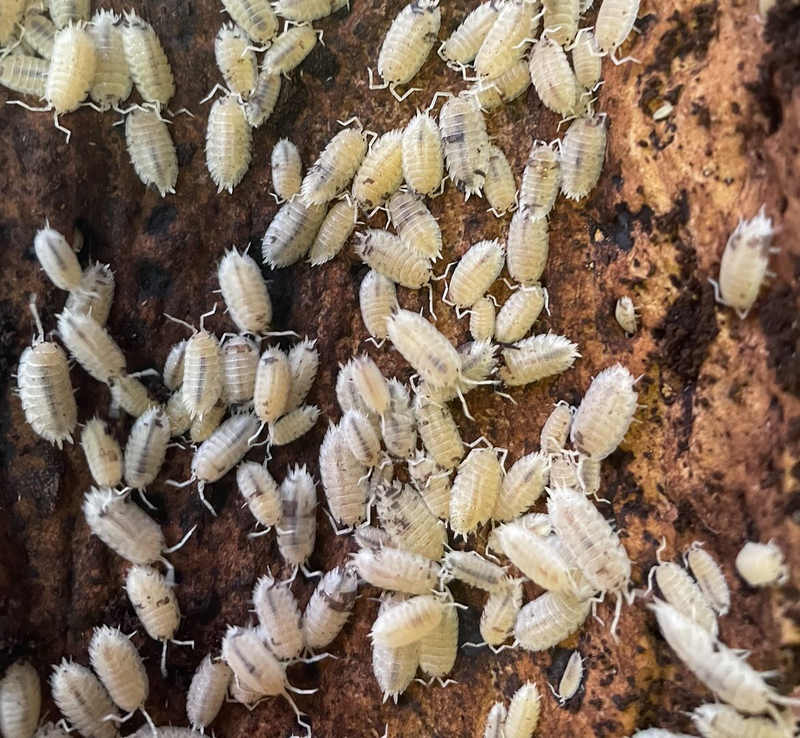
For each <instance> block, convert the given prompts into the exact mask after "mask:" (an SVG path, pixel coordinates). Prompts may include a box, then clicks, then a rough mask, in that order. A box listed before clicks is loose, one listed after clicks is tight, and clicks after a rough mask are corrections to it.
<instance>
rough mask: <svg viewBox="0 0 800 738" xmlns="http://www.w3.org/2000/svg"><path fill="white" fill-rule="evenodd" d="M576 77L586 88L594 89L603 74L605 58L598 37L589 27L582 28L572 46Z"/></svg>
mask: <svg viewBox="0 0 800 738" xmlns="http://www.w3.org/2000/svg"><path fill="white" fill-rule="evenodd" d="M572 67H573V69H574V70H575V79H577V80H578V84H579V85H580V86H581V87H582V88H583V89H584V90H587V91H588V90H594V88H595V87H596V86H597V83H598V82H599V81H600V77H601V76H602V74H603V59H602V55H601V53H600V47H599V46H598V45H597V39H595V37H594V34H593V33H592V31H591V29H589V28H581V30H580V31H578V37H577V38H576V39H575V43H574V44H573V46H572Z"/></svg>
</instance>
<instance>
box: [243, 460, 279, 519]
mask: <svg viewBox="0 0 800 738" xmlns="http://www.w3.org/2000/svg"><path fill="white" fill-rule="evenodd" d="M236 484H237V486H238V487H239V492H240V493H241V495H242V497H244V499H245V501H246V502H247V506H248V508H250V512H251V513H252V514H253V517H254V518H255V519H256V521H257V522H259V523H260V524H261V525H263V526H264V528H267V529H269V528H271V527H272V526H273V525H277V523H278V521H279V520H280V519H281V514H282V502H281V498H280V494H279V492H278V485H277V483H276V482H275V480H274V479H273V478H272V475H271V474H270V473H269V471H268V470H267V468H266V466H264V465H262V464H259V463H258V462H255V461H243V462H242V463H241V464H239V468H238V469H237V470H236Z"/></svg>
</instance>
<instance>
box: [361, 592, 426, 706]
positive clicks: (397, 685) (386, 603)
mask: <svg viewBox="0 0 800 738" xmlns="http://www.w3.org/2000/svg"><path fill="white" fill-rule="evenodd" d="M402 603H403V596H402V595H394V596H393V597H386V598H384V599H383V601H382V602H381V607H380V610H379V612H378V617H379V618H380V617H386V616H388V615H389V614H390V613H391V612H392V610H394V609H396V608H397V607H399V606H400V605H401V604H402ZM418 665H419V643H418V642H413V643H410V644H409V645H406V646H399V647H397V648H393V647H391V646H384V645H381V644H379V643H377V642H375V641H373V643H372V671H373V673H374V674H375V679H376V680H377V681H378V686H379V687H380V688H381V692H383V700H384V702H385V701H386V700H387V699H388V698H389V697H391V698H392V699H394V701H395V702H397V698H398V697H399V696H400V695H401V694H402V693H403V692H405V691H406V688H407V687H408V685H409V684H411V680H412V679H413V678H414V674H416V673H417V666H418Z"/></svg>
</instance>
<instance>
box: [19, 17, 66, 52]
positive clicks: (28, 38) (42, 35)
mask: <svg viewBox="0 0 800 738" xmlns="http://www.w3.org/2000/svg"><path fill="white" fill-rule="evenodd" d="M22 28H24V29H25V35H24V40H25V42H26V43H28V44H30V45H31V47H33V50H34V51H35V52H36V53H37V54H38V55H39V56H41V57H42V58H43V59H49V58H50V57H51V56H52V55H53V43H54V42H55V40H56V31H57V30H58V29H57V28H56V26H55V24H54V23H53V21H51V20H50V19H49V18H48V17H47V16H45V15H40V14H39V13H28V14H27V15H26V16H25V18H24V19H23V21H22Z"/></svg>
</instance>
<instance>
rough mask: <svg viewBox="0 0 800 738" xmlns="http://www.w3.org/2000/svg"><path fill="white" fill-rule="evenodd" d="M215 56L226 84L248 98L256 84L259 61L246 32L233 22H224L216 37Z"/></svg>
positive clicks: (232, 90) (234, 91)
mask: <svg viewBox="0 0 800 738" xmlns="http://www.w3.org/2000/svg"><path fill="white" fill-rule="evenodd" d="M214 58H215V59H216V61H217V67H218V68H219V71H220V72H221V73H222V77H223V79H224V80H225V86H226V87H227V88H228V89H229V90H230V91H231V92H233V93H235V94H237V95H240V96H241V97H243V98H247V97H248V96H249V95H250V93H251V92H252V91H253V88H254V87H255V86H256V78H257V76H258V62H257V61H256V52H255V51H254V50H253V49H252V47H251V46H250V40H249V38H248V37H247V35H246V34H245V32H244V31H242V29H241V28H239V27H238V26H236V25H234V24H233V23H223V24H222V26H221V27H220V29H219V31H218V32H217V37H216V38H215V39H214Z"/></svg>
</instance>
